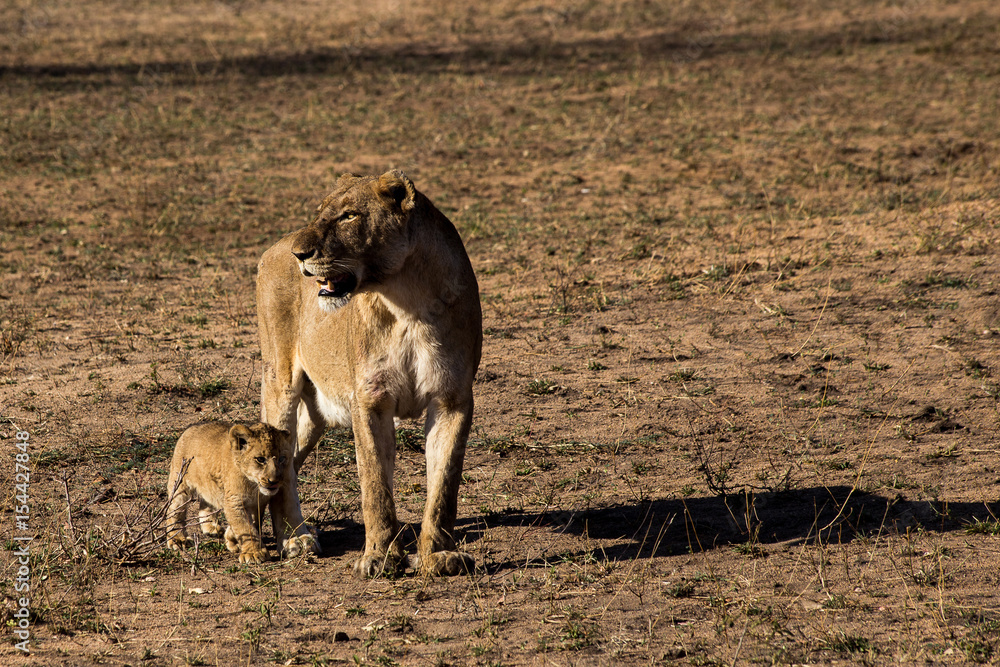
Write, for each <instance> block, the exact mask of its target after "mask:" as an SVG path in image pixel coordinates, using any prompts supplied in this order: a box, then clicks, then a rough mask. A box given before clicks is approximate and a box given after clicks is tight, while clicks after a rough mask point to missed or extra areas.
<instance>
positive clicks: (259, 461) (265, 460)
mask: <svg viewBox="0 0 1000 667" xmlns="http://www.w3.org/2000/svg"><path fill="white" fill-rule="evenodd" d="M254 461H256V462H257V463H258V464H260V465H264V464H265V463H267V459H265V458H264V457H263V456H258V457H257V458H255V459H254Z"/></svg>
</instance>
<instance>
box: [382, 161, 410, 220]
mask: <svg viewBox="0 0 1000 667" xmlns="http://www.w3.org/2000/svg"><path fill="white" fill-rule="evenodd" d="M378 185H379V189H380V190H382V192H384V193H385V194H387V195H388V196H390V197H392V199H393V200H394V201H395V202H396V203H397V204H398V205H399V208H401V209H402V210H403V211H409V210H411V209H412V208H413V207H414V206H415V205H416V199H417V189H416V188H415V187H413V181H411V180H410V179H409V178H407V177H406V174H404V173H403V172H401V171H399V170H398V169H393V170H392V171H387V172H385V173H384V174H382V175H381V176H379V178H378Z"/></svg>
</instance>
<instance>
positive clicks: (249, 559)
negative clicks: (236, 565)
mask: <svg viewBox="0 0 1000 667" xmlns="http://www.w3.org/2000/svg"><path fill="white" fill-rule="evenodd" d="M266 560H267V550H266V549H261V548H260V547H245V548H244V549H243V551H241V552H240V562H241V563H263V562H264V561H266Z"/></svg>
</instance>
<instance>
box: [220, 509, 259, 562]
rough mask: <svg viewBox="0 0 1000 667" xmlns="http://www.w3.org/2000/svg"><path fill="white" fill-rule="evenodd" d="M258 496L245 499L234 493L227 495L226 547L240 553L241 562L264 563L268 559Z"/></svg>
mask: <svg viewBox="0 0 1000 667" xmlns="http://www.w3.org/2000/svg"><path fill="white" fill-rule="evenodd" d="M256 502H257V499H256V498H250V499H247V500H246V501H244V499H243V498H241V497H239V496H236V495H233V496H227V497H226V500H225V503H226V506H225V513H226V521H228V522H229V526H228V527H227V528H226V534H225V540H226V548H228V549H229V550H230V551H232V552H234V553H237V552H238V553H239V554H240V562H241V563H263V562H264V561H266V560H267V558H268V554H267V549H265V548H264V545H263V544H261V540H260V509H259V508H258V507H256V506H255V505H256Z"/></svg>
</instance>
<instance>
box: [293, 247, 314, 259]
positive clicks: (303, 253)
mask: <svg viewBox="0 0 1000 667" xmlns="http://www.w3.org/2000/svg"><path fill="white" fill-rule="evenodd" d="M292 254H293V255H295V256H296V257H297V258H298V260H299V261H300V262H304V261H306V260H307V259H309V258H310V257H312V256H313V255H315V254H316V250H315V249H313V250H300V251H299V252H295V251H294V250H293V251H292Z"/></svg>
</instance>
